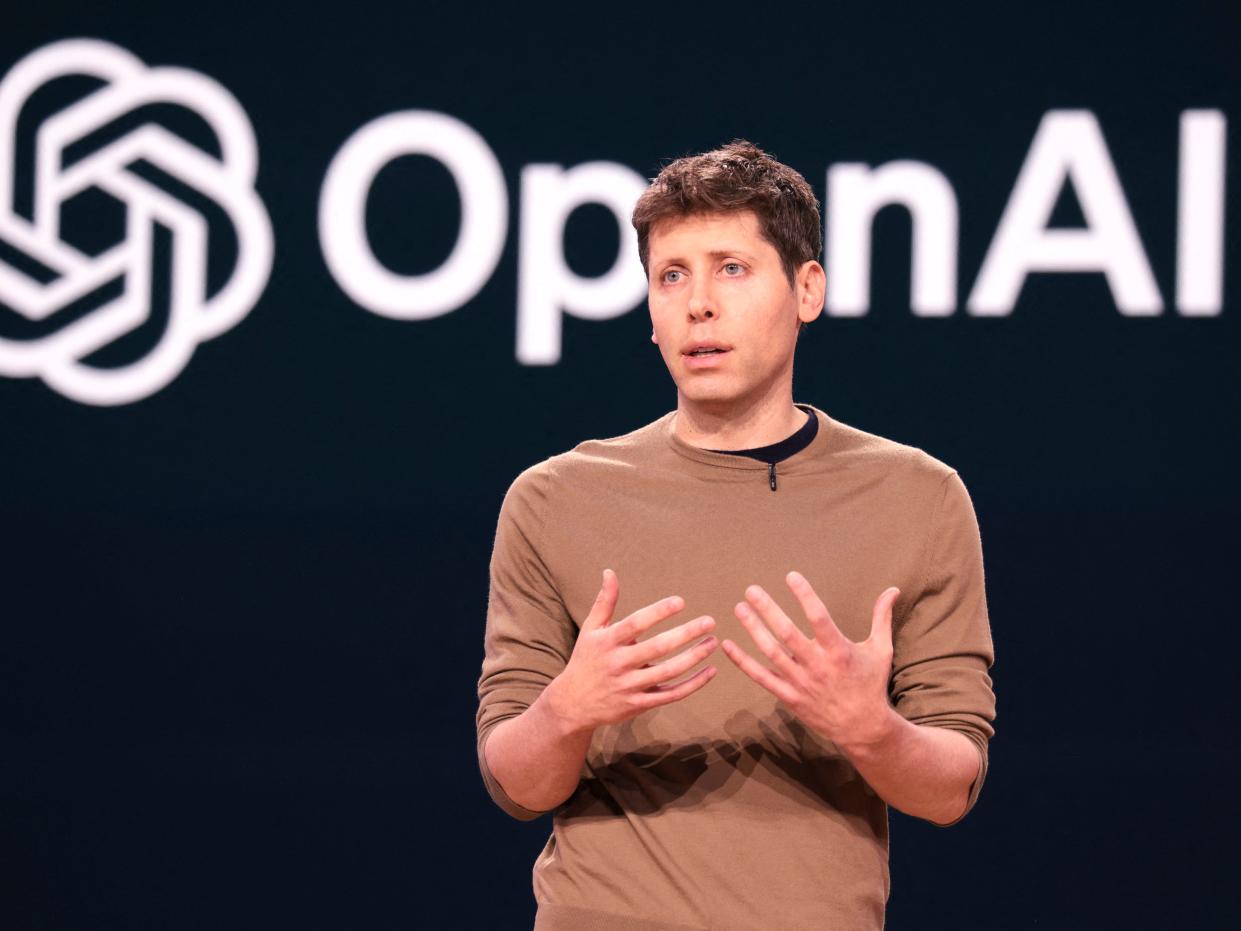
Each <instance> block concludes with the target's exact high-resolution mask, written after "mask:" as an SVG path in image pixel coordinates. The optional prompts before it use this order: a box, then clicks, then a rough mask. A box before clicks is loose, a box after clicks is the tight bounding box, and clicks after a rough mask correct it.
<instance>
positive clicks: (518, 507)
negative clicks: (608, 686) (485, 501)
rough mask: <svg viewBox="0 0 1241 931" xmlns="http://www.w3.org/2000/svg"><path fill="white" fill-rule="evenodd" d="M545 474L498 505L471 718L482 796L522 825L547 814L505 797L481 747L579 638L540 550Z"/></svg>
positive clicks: (560, 665)
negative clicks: (486, 795)
mask: <svg viewBox="0 0 1241 931" xmlns="http://www.w3.org/2000/svg"><path fill="white" fill-rule="evenodd" d="M549 469H550V467H549V465H548V463H542V464H540V465H538V466H533V467H532V468H530V469H527V470H526V471H525V472H523V473H522V474H521V475H519V476H518V477H517V479H516V480H515V481H514V482H513V484H512V485H511V486H510V487H509V490H508V493H507V494H506V495H505V497H504V503H503V504H502V505H501V507H500V517H499V521H498V524H497V527H496V536H495V544H494V547H493V549H492V553H491V589H490V594H489V595H488V599H487V627H486V634H485V637H484V654H483V665H482V674H481V675H480V677H479V680H478V713H477V716H476V718H475V727H476V731H477V744H478V764H479V768H480V770H481V772H482V777H483V783H484V785H485V786H486V788H487V792H488V793H489V794H490V795H491V798H492V799H493V800H494V801H495V803H496V804H497V805H499V806H500V808H502V809H503V810H504V811H505V812H507V813H508V814H510V815H512V816H513V817H514V818H518V819H520V820H523V821H526V820H530V819H533V818H537V817H538V816H539V815H541V814H544V812H540V811H532V810H530V809H528V808H524V807H522V806H521V805H518V804H517V803H516V802H514V801H513V800H512V799H511V798H509V797H508V795H507V794H506V793H505V791H504V789H503V788H502V787H501V786H500V783H499V782H498V781H497V780H496V778H495V776H494V775H493V774H492V772H491V769H490V768H489V767H488V765H487V757H486V754H485V753H484V747H485V746H486V743H487V737H488V736H489V735H490V734H491V731H492V730H493V729H494V728H495V727H496V725H498V724H499V723H500V722H501V721H503V720H505V719H507V718H513V717H516V716H517V715H519V714H521V713H522V712H523V711H525V710H526V708H528V707H530V705H531V704H532V703H533V702H534V700H535V699H536V698H537V697H538V696H539V693H540V692H542V691H543V689H544V688H545V687H546V686H547V684H548V683H549V682H551V681H552V679H554V678H555V677H556V676H557V675H559V674H560V672H561V671H562V670H563V669H564V667H565V665H566V664H567V663H568V661H569V656H570V655H571V654H572V652H573V644H574V641H575V640H576V637H577V626H576V624H574V622H573V620H572V618H571V617H570V615H569V613H568V611H567V610H566V608H565V606H564V602H563V601H562V599H561V597H560V595H559V594H558V592H557V590H556V586H555V584H554V582H553V579H552V574H551V571H550V570H549V568H548V566H547V564H546V562H545V561H544V559H543V556H542V554H541V552H540V549H539V547H540V543H541V539H542V531H543V515H544V513H545V510H546V504H547V484H548V481H549Z"/></svg>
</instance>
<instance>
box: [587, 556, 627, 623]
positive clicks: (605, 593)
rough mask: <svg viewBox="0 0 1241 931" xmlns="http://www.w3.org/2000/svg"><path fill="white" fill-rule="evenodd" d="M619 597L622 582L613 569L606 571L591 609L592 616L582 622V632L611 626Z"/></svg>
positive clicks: (589, 615)
mask: <svg viewBox="0 0 1241 931" xmlns="http://www.w3.org/2000/svg"><path fill="white" fill-rule="evenodd" d="M619 597H620V580H619V579H617V578H616V573H615V572H613V571H612V570H611V569H604V570H603V584H602V585H601V586H600V588H599V594H598V595H596V596H595V603H594V604H593V605H591V607H590V614H588V615H586V620H584V621H583V622H582V630H593V629H594V628H596V627H606V626H607V625H608V624H610V623H611V621H612V612H613V611H615V610H616V599H617V598H619Z"/></svg>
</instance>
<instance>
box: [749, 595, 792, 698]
mask: <svg viewBox="0 0 1241 931" xmlns="http://www.w3.org/2000/svg"><path fill="white" fill-rule="evenodd" d="M733 613H734V614H736V615H737V620H739V621H740V622H741V626H742V627H744V628H745V629H746V633H748V634H749V635H750V639H752V640H753V641H754V645H755V646H756V647H758V650H759V652H760V653H762V654H763V655H764V656H765V657H767V658H768V659H769V660H771V663H772V665H773V666H775V667H776V669H777V670H779V672H780V674H781V675H782V676H783V677H784V678H785V679H789V680H792V681H799V680H800V679H801V673H802V671H801V670H800V669H799V668H798V667H797V662H796V661H795V660H794V659H793V657H791V656H789V654H788V651H787V650H785V649H784V647H783V646H781V645H780V641H778V640H776V638H775V637H773V636H772V634H771V631H769V630H768V629H767V628H766V626H765V625H764V624H763V622H762V621H761V620H760V619H759V616H758V615H757V614H755V613H754V609H753V608H751V607H750V605H749V604H747V603H746V602H744V601H739V602H737V607H736V608H734V609H733Z"/></svg>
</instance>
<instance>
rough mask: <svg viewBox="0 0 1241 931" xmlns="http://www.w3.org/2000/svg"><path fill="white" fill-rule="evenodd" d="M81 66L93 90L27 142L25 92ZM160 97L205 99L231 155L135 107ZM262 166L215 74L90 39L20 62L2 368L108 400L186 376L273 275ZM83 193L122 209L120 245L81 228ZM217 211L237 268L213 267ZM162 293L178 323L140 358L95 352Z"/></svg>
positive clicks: (0, 253)
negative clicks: (156, 62) (118, 359)
mask: <svg viewBox="0 0 1241 931" xmlns="http://www.w3.org/2000/svg"><path fill="white" fill-rule="evenodd" d="M67 77H72V78H75V79H77V80H78V81H79V82H81V81H82V78H87V79H94V80H93V81H89V82H87V83H89V85H90V87H91V88H92V90H91V91H90V92H89V93H87V95H86V96H81V97H78V98H76V99H75V100H73V101H72V102H71V103H70V104H69V105H67V106H65V107H63V109H60V110H59V111H57V112H54V113H53V114H51V115H50V116H48V117H46V118H44V119H43V120H42V122H41V123H39V124H38V125H37V126H36V127H35V131H34V133H33V143H32V146H31V145H26V146H23V145H22V144H21V142H20V139H22V138H24V137H30V136H31V133H30V131H29V120H30V118H31V116H30V114H29V113H26V114H24V113H23V110H24V109H25V108H26V105H27V103H28V102H30V100H31V98H32V97H33V96H34V95H36V94H39V93H40V92H41V91H44V89H46V88H49V86H50V85H51V84H52V82H55V81H57V80H58V79H62V78H67ZM62 83H63V82H62ZM43 99H46V95H45V96H44V98H43ZM152 106H155V107H167V106H172V107H177V108H184V109H185V110H188V111H191V112H192V113H193V114H194V115H195V116H196V117H197V118H198V119H201V121H202V122H203V123H204V124H205V126H206V127H207V129H208V130H209V131H210V133H211V134H212V135H214V137H215V144H216V149H217V151H215V152H212V151H207V150H205V149H203V148H200V147H199V146H197V145H194V144H191V143H190V142H188V141H186V139H184V138H182V137H181V136H179V135H177V134H176V133H174V132H171V131H170V130H168V129H167V128H165V127H163V126H161V125H158V124H156V123H154V122H151V121H143V120H141V119H135V115H137V116H141V115H142V114H141V113H140V112H139V111H141V110H142V108H145V107H152ZM30 109H31V110H32V111H33V110H34V109H35V108H30ZM23 116H24V117H25V120H26V122H24V123H22V124H21V127H19V119H22V118H23ZM130 123H133V124H134V125H130ZM117 127H121V128H123V129H124V131H123V132H120V133H119V134H118V131H117ZM19 128H25V133H24V136H19ZM31 148H32V150H31ZM257 167H258V154H257V147H256V145H255V140H254V130H253V128H252V127H251V125H250V122H249V120H248V118H247V117H246V114H245V112H244V111H243V110H242V108H241V106H240V105H239V104H238V103H237V101H236V99H235V98H234V97H233V96H232V95H231V94H229V93H228V91H226V90H225V89H224V88H223V87H221V86H220V85H219V84H217V83H216V82H215V81H213V80H211V79H210V78H208V77H206V76H204V75H202V74H199V73H197V72H194V71H188V70H185V69H181V68H148V67H147V66H146V65H144V64H143V63H142V62H141V61H140V60H139V59H137V58H135V57H134V56H133V55H131V54H130V53H129V52H127V51H125V50H124V49H121V48H118V47H117V46H115V45H111V44H109V43H106V42H101V41H95V40H85V39H83V40H70V41H65V42H58V43H55V44H53V45H48V46H46V47H44V48H42V49H39V50H38V51H36V52H33V53H32V54H30V55H28V56H27V57H26V58H24V59H22V60H21V61H20V62H18V63H17V64H16V65H14V66H13V68H12V70H11V71H9V73H8V74H7V75H6V76H5V78H4V80H3V82H2V83H0V305H2V306H0V315H3V316H4V317H6V318H7V319H6V320H4V321H0V322H3V323H4V324H5V325H4V326H3V328H0V375H8V376H11V377H17V378H29V377H38V378H42V379H43V380H44V381H45V382H46V383H47V384H48V385H49V386H51V387H52V388H54V389H55V390H57V391H59V392H60V393H61V394H63V395H65V396H67V397H69V398H72V399H74V400H76V401H80V402H83V403H86V404H97V405H110V404H125V403H128V402H131V401H136V400H138V399H140V398H144V397H147V396H149V395H151V394H154V393H155V392H156V391H158V390H160V389H161V388H163V387H164V386H165V385H167V384H168V383H169V382H171V381H172V380H173V379H174V378H176V377H177V375H178V374H179V373H180V372H181V370H182V369H184V368H185V366H186V365H187V363H188V362H189V360H190V357H191V356H192V355H193V353H194V350H195V348H196V347H197V346H198V344H199V343H201V342H203V341H205V340H208V339H211V338H213V337H216V336H219V335H220V334H222V333H224V332H225V331H227V330H229V329H231V328H232V327H234V326H236V325H237V324H238V323H239V322H240V321H241V320H242V318H244V317H245V316H246V314H248V313H249V312H250V309H251V308H252V307H253V306H254V305H255V303H256V302H257V301H258V299H259V296H260V295H261V294H262V292H263V289H264V287H265V286H266V284H267V280H268V277H269V275H270V274H271V264H272V230H271V221H270V220H269V218H268V216H267V212H266V210H265V209H264V207H263V204H262V202H261V201H260V200H259V198H258V196H257V195H256V194H255V192H254V179H255V174H256V171H257ZM160 179H171V180H170V181H169V183H164V184H160V183H156V181H158V180H160ZM178 190H180V191H184V192H192V195H193V196H188V194H187V196H177V194H176V193H174V192H176V191H178ZM84 198H92V199H93V200H94V202H96V203H99V202H103V203H105V204H107V205H108V206H109V207H110V208H112V209H113V213H114V214H115V215H116V216H117V217H118V218H119V220H118V222H117V224H116V226H117V234H118V235H117V238H118V239H119V242H113V243H111V244H107V245H105V246H104V247H102V248H101V249H99V250H98V251H97V252H96V253H95V254H92V252H91V251H90V250H88V249H85V248H83V247H82V246H81V245H80V241H81V237H75V236H74V235H73V233H74V230H73V229H72V223H73V220H74V218H75V217H76V216H79V214H75V212H74V210H73V205H74V203H75V201H77V202H78V203H80V202H81V201H82V199H84ZM117 205H119V208H118V206H117ZM204 205H210V207H211V209H210V210H205V209H204ZM213 223H215V224H217V225H223V226H231V230H230V231H229V235H230V236H231V237H232V239H233V241H234V242H235V244H236V259H235V261H234V262H233V264H232V267H231V269H227V271H228V274H227V275H226V276H219V275H215V276H209V275H208V248H209V245H210V244H211V243H212V242H214V241H216V240H215V239H213V238H212V235H211V233H212V224H213ZM217 238H218V237H217ZM75 241H76V242H77V243H78V244H75ZM217 264H218V260H217ZM157 284H159V285H160V286H161V288H159V289H157V288H156V285H157ZM157 290H158V291H159V293H161V294H162V293H164V292H166V293H167V298H166V301H167V307H166V316H167V320H166V325H164V326H163V329H162V332H160V333H159V334H158V335H157V336H152V337H148V338H147V339H145V340H144V341H143V342H142V343H141V346H142V348H143V351H142V354H141V356H140V358H138V359H137V360H136V361H135V360H134V359H132V358H126V359H125V360H124V361H123V362H122V363H121V364H111V365H107V364H101V363H100V361H99V359H98V358H97V357H96V358H95V359H92V358H91V357H92V356H93V355H95V354H97V353H100V351H101V350H106V349H107V347H111V346H113V345H114V344H115V343H116V342H117V341H118V340H121V339H122V338H123V337H125V336H126V335H127V334H133V333H134V331H135V330H137V329H138V328H139V327H142V326H143V324H144V323H148V321H152V320H153V319H158V318H153V302H154V301H155V297H154V296H153V295H155V294H156V293H157ZM162 309H163V308H162V305H161V311H162ZM11 312H15V313H16V315H17V316H16V317H14V316H13V313H11ZM160 322H163V321H162V320H160ZM15 324H16V326H15ZM149 328H150V325H149V324H148V329H149ZM105 354H106V353H105ZM131 354H132V353H131ZM112 361H114V360H112Z"/></svg>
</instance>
